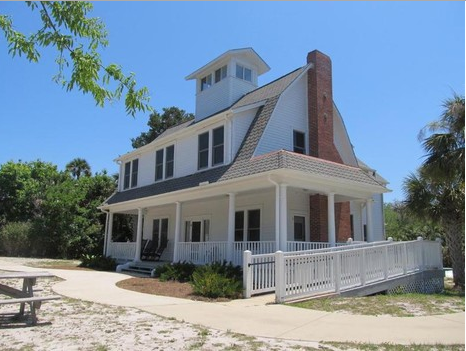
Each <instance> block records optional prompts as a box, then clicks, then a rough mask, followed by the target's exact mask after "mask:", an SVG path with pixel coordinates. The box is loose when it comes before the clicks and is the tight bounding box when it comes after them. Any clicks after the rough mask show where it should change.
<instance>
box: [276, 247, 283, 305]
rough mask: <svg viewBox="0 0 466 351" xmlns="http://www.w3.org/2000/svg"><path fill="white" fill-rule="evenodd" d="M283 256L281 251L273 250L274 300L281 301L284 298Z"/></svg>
mask: <svg viewBox="0 0 466 351" xmlns="http://www.w3.org/2000/svg"><path fill="white" fill-rule="evenodd" d="M285 286H286V281H285V256H284V254H283V252H282V251H277V252H275V302H276V303H282V302H283V301H284V298H285Z"/></svg>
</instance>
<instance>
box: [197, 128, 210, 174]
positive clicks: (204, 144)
mask: <svg viewBox="0 0 466 351" xmlns="http://www.w3.org/2000/svg"><path fill="white" fill-rule="evenodd" d="M198 138H199V140H198V161H197V169H202V168H206V167H208V166H209V132H205V133H202V134H199V137H198Z"/></svg>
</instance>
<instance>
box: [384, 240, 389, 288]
mask: <svg viewBox="0 0 466 351" xmlns="http://www.w3.org/2000/svg"><path fill="white" fill-rule="evenodd" d="M383 261H384V263H383V279H384V280H387V279H388V245H385V246H384V247H383Z"/></svg>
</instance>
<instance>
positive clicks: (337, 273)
mask: <svg viewBox="0 0 466 351" xmlns="http://www.w3.org/2000/svg"><path fill="white" fill-rule="evenodd" d="M333 279H334V280H335V292H336V293H339V292H340V288H341V251H337V252H335V254H334V256H333Z"/></svg>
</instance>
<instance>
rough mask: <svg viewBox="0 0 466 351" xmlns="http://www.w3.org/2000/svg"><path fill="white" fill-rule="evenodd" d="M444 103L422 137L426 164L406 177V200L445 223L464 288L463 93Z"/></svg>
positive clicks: (456, 271)
mask: <svg viewBox="0 0 466 351" xmlns="http://www.w3.org/2000/svg"><path fill="white" fill-rule="evenodd" d="M443 107H444V112H443V114H442V115H441V117H440V119H439V121H437V122H434V123H431V124H429V125H428V126H427V127H426V128H427V130H429V131H430V132H433V134H431V135H430V136H428V137H425V138H424V139H423V147H424V149H425V151H426V152H427V155H426V159H425V161H424V163H423V165H422V166H421V167H420V168H419V170H418V171H417V172H416V173H415V174H411V175H410V176H408V177H407V178H406V179H405V181H404V190H405V197H406V199H405V203H406V205H407V208H408V209H409V210H410V211H411V212H412V213H414V214H416V215H418V216H419V217H420V218H428V219H431V220H433V221H435V222H437V223H439V224H440V225H441V226H442V228H443V229H444V231H445V239H446V245H447V247H448V250H449V254H450V258H451V262H452V268H453V280H454V282H455V286H456V287H457V288H461V289H463V290H464V274H465V271H464V195H465V194H464V97H459V96H457V95H454V97H453V98H452V99H448V100H446V101H445V103H444V105H443ZM426 128H424V130H423V131H424V132H425V130H426Z"/></svg>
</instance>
